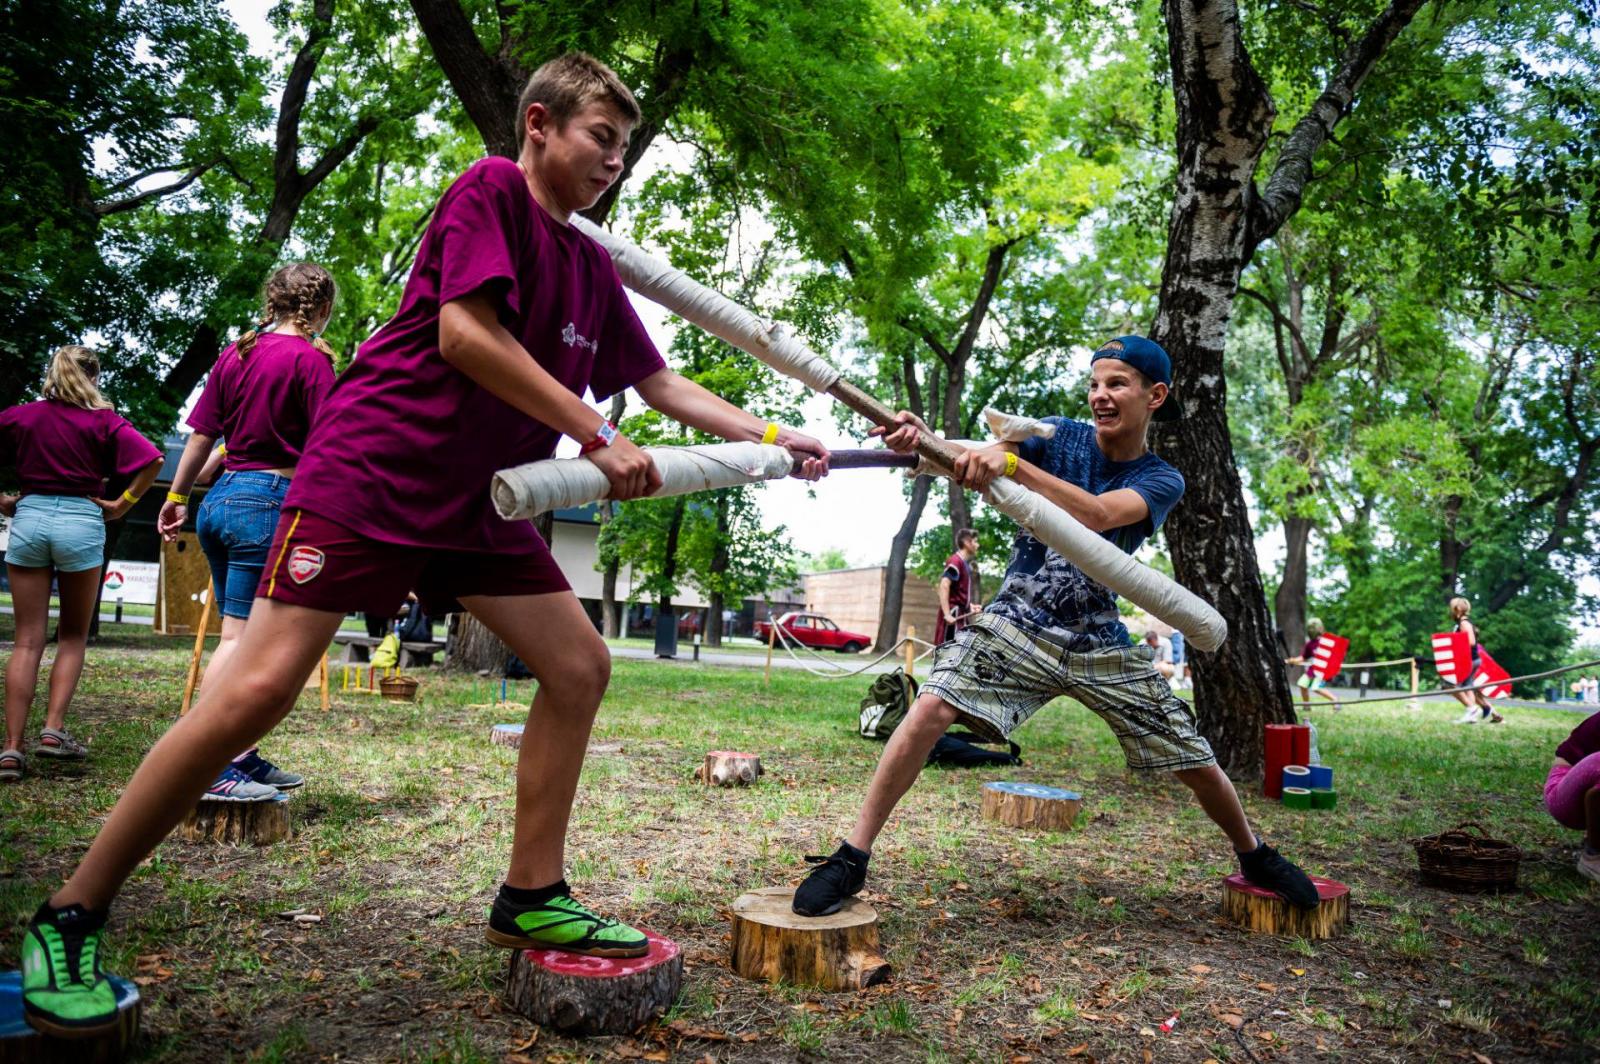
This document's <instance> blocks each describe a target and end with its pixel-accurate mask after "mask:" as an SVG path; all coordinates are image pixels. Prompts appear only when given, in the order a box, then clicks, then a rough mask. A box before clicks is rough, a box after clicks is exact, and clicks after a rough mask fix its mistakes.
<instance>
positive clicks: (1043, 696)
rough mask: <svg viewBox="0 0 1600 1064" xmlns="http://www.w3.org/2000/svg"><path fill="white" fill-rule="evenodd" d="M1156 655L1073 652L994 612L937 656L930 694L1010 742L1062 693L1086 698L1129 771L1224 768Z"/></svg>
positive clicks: (1121, 650)
mask: <svg viewBox="0 0 1600 1064" xmlns="http://www.w3.org/2000/svg"><path fill="white" fill-rule="evenodd" d="M1154 658H1155V653H1154V651H1153V650H1151V649H1150V648H1148V647H1131V646H1129V647H1106V648H1103V649H1100V650H1091V651H1069V650H1067V649H1066V648H1065V647H1064V646H1062V645H1061V644H1059V643H1057V642H1054V641H1053V640H1050V639H1048V638H1043V637H1041V636H1039V635H1036V634H1034V633H1033V632H1030V631H1029V630H1028V629H1025V628H1022V627H1020V626H1018V625H1015V624H1012V623H1011V622H1010V621H1007V620H1005V619H1004V618H1001V617H996V616H994V615H992V614H987V613H982V614H979V615H978V616H977V617H976V618H975V619H974V620H973V622H972V624H971V625H970V626H969V627H967V628H965V629H963V630H962V631H961V632H960V633H959V634H958V635H957V636H956V637H955V639H954V640H952V641H951V642H948V643H945V644H944V645H943V646H941V647H940V648H939V649H938V651H937V652H936V653H935V655H934V664H933V671H932V673H931V674H930V675H929V676H928V680H927V682H926V683H924V684H923V685H922V691H921V693H922V694H934V695H938V696H939V697H940V698H942V699H944V700H945V701H946V702H948V703H950V704H951V705H952V706H954V707H955V708H956V710H957V711H959V712H960V714H961V723H962V724H964V725H966V726H967V727H968V728H971V729H972V730H973V731H974V732H976V733H977V734H979V735H981V736H983V737H984V738H987V739H991V740H996V741H999V740H1004V739H1006V738H1008V737H1009V736H1010V735H1011V733H1012V732H1013V731H1015V730H1016V729H1017V728H1019V727H1021V726H1022V723H1023V722H1024V721H1026V720H1027V719H1028V718H1029V717H1031V716H1033V715H1034V714H1035V713H1037V712H1038V711H1039V710H1040V709H1041V708H1042V707H1043V706H1044V705H1045V704H1046V703H1047V702H1049V701H1050V700H1051V699H1053V698H1055V697H1057V696H1058V695H1066V696H1067V697H1069V698H1074V699H1077V700H1078V701H1079V702H1082V703H1083V704H1084V705H1086V706H1088V707H1089V708H1090V709H1091V710H1093V711H1094V712H1095V713H1097V714H1099V716H1100V719H1102V720H1104V721H1105V722H1106V723H1107V724H1109V725H1111V731H1112V732H1113V733H1114V734H1115V735H1116V737H1117V741H1118V742H1119V743H1121V744H1122V753H1123V756H1124V757H1125V758H1126V759H1127V762H1128V767H1129V768H1132V769H1138V770H1140V771H1147V772H1154V771H1161V772H1172V771H1176V770H1179V769H1186V768H1205V767H1206V766H1208V765H1214V764H1216V760H1217V759H1216V758H1215V757H1214V756H1213V755H1212V753H1211V744H1210V743H1208V742H1206V740H1205V738H1204V737H1203V736H1202V735H1201V734H1200V733H1199V732H1198V731H1196V730H1195V725H1194V713H1193V712H1192V711H1191V710H1190V708H1189V705H1188V703H1186V702H1184V701H1183V700H1182V699H1181V698H1178V697H1176V696H1175V695H1174V694H1173V693H1172V688H1171V687H1170V686H1168V684H1167V681H1166V680H1164V679H1162V678H1161V674H1160V673H1158V672H1156V670H1155V668H1154V667H1153V666H1152V665H1151V662H1152V661H1153V660H1154Z"/></svg>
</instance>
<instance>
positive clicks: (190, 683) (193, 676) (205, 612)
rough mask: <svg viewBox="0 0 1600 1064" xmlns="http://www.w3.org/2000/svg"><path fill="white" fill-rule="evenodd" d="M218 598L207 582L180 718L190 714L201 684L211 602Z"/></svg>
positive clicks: (213, 587) (179, 711) (209, 624)
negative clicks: (196, 688) (201, 661)
mask: <svg viewBox="0 0 1600 1064" xmlns="http://www.w3.org/2000/svg"><path fill="white" fill-rule="evenodd" d="M216 597H217V588H216V585H215V584H214V583H212V582H211V580H209V579H207V580H206V600H205V602H203V603H201V604H200V623H199V625H197V626H196V628H195V633H194V653H193V654H192V655H190V657H189V675H188V676H186V677H185V678H184V681H183V705H181V706H179V707H178V716H180V717H181V716H183V715H184V714H185V713H187V712H189V703H190V702H191V701H193V700H194V688H195V684H197V683H199V682H200V658H201V656H202V655H204V654H205V652H206V629H207V628H209V627H210V626H211V600H212V599H214V598H216Z"/></svg>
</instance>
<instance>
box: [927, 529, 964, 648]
mask: <svg viewBox="0 0 1600 1064" xmlns="http://www.w3.org/2000/svg"><path fill="white" fill-rule="evenodd" d="M939 579H941V580H948V581H950V612H951V613H953V614H955V615H956V616H957V617H960V616H961V615H962V614H964V613H966V612H967V611H968V610H969V609H971V608H972V566H971V565H969V564H968V563H967V557H966V555H964V554H962V553H961V552H960V551H956V552H955V553H954V554H952V555H950V557H949V558H947V559H945V563H944V572H943V573H941V574H940V576H939ZM966 626H967V622H966V621H964V620H958V621H956V622H955V625H954V626H953V627H954V628H956V629H960V628H965V627H966ZM951 628H952V626H951V624H950V622H949V621H946V620H945V619H944V611H942V610H941V611H940V612H939V618H938V620H937V621H935V622H934V625H933V641H934V642H935V643H942V642H944V638H945V633H946V632H947V631H950V630H951Z"/></svg>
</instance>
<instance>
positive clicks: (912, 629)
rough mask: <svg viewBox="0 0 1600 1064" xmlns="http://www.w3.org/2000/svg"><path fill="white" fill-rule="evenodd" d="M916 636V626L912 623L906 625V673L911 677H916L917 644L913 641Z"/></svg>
mask: <svg viewBox="0 0 1600 1064" xmlns="http://www.w3.org/2000/svg"><path fill="white" fill-rule="evenodd" d="M916 638H917V626H916V625H914V624H908V625H906V675H907V676H910V677H911V678H912V679H915V678H916V676H915V673H916V670H917V644H916V643H914V642H913V640H914V639H916Z"/></svg>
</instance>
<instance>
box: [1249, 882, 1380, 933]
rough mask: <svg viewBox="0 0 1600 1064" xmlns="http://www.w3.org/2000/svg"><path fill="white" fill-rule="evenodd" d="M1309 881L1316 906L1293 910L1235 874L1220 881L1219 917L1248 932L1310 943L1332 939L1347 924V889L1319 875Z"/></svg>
mask: <svg viewBox="0 0 1600 1064" xmlns="http://www.w3.org/2000/svg"><path fill="white" fill-rule="evenodd" d="M1311 882H1312V883H1313V884H1315V886H1316V888H1317V898H1318V899H1319V902H1318V905H1317V907H1316V908H1315V909H1310V910H1306V909H1297V908H1295V907H1294V906H1293V905H1290V904H1289V903H1288V902H1286V901H1284V900H1283V899H1282V898H1280V897H1278V896H1277V895H1276V894H1274V893H1272V891H1270V890H1263V889H1262V888H1260V887H1258V886H1256V885H1255V884H1253V883H1250V882H1249V881H1247V880H1246V879H1245V878H1244V876H1242V875H1240V874H1239V873H1238V872H1235V873H1234V874H1233V875H1231V876H1228V877H1227V878H1225V879H1224V880H1223V881H1222V915H1223V916H1225V917H1226V918H1227V919H1228V921H1229V922H1230V923H1235V924H1238V925H1239V926H1240V927H1244V928H1248V929H1249V930H1251V931H1265V932H1266V933H1268V934H1271V935H1295V936H1298V937H1300V938H1308V939H1313V940H1315V939H1322V938H1333V937H1334V936H1336V935H1338V934H1340V933H1342V932H1343V931H1344V929H1345V927H1346V926H1347V925H1349V923H1350V888H1349V887H1347V886H1345V885H1344V884H1343V883H1339V882H1337V881H1335V880H1332V879H1323V878H1322V877H1321V876H1312V877H1311Z"/></svg>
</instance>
